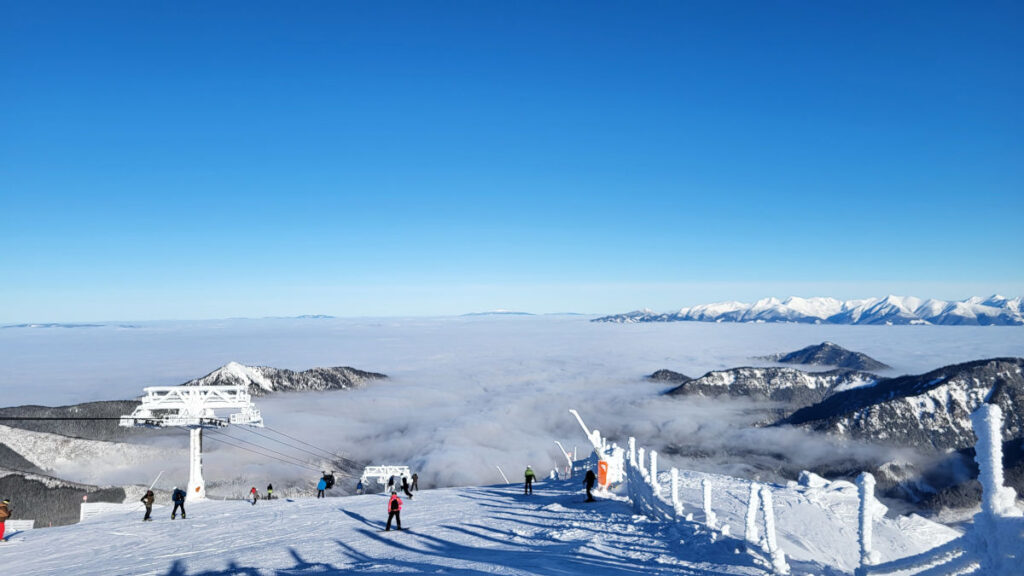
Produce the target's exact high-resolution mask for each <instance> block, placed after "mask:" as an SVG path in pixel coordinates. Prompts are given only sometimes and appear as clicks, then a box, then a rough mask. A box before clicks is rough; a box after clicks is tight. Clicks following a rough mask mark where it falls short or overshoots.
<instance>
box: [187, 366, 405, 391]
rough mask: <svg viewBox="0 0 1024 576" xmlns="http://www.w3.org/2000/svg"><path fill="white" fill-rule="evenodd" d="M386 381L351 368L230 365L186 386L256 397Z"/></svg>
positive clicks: (340, 388) (191, 381) (342, 388)
mask: <svg viewBox="0 0 1024 576" xmlns="http://www.w3.org/2000/svg"><path fill="white" fill-rule="evenodd" d="M381 378H387V376H385V375H384V374H377V373H375V372H364V371H362V370H356V369H355V368H350V367H348V366H341V367H337V368H311V369H309V370H303V371H302V372H295V371H293V370H285V369H282V368H272V367H270V366H246V365H244V364H239V363H238V362H229V363H227V364H225V365H224V366H221V367H220V368H218V369H216V370H214V371H213V372H210V373H209V374H207V375H206V376H203V377H202V378H196V379H195V380H190V381H188V382H186V383H185V384H184V386H237V385H239V384H242V385H245V386H247V387H248V389H249V392H250V393H251V394H252V395H254V396H263V395H265V394H270V393H272V392H294V391H317V392H322V391H325V390H345V389H348V388H354V387H357V386H361V385H363V384H366V383H367V382H369V381H371V380H378V379H381Z"/></svg>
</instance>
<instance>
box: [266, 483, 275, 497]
mask: <svg viewBox="0 0 1024 576" xmlns="http://www.w3.org/2000/svg"><path fill="white" fill-rule="evenodd" d="M273 499H274V485H273V484H267V500H273Z"/></svg>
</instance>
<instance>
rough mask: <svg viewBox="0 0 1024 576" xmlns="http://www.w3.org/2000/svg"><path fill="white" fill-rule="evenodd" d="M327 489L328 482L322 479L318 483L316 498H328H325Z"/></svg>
mask: <svg viewBox="0 0 1024 576" xmlns="http://www.w3.org/2000/svg"><path fill="white" fill-rule="evenodd" d="M326 489H327V480H324V479H323V478H321V479H320V481H319V482H317V483H316V497H317V498H326V496H324V490H326Z"/></svg>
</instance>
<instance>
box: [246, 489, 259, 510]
mask: <svg viewBox="0 0 1024 576" xmlns="http://www.w3.org/2000/svg"><path fill="white" fill-rule="evenodd" d="M249 496H250V497H252V505H253V506H255V505H256V501H257V500H259V498H260V493H259V492H257V491H256V487H255V486H253V487H252V490H249Z"/></svg>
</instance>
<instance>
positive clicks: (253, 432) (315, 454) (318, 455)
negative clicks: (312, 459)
mask: <svg viewBox="0 0 1024 576" xmlns="http://www.w3.org/2000/svg"><path fill="white" fill-rule="evenodd" d="M241 428H242V430H245V431H247V432H250V433H252V434H255V435H257V436H262V437H263V438H266V439H267V440H270V441H271V442H277V443H278V444H284V445H285V446H287V447H289V448H291V449H292V450H299V451H302V452H305V453H306V454H311V455H313V456H316V457H317V458H333V457H334V456H323V455H321V454H317V453H315V452H310V451H309V450H306V449H304V448H299V447H298V446H292V445H291V444H288V443H287V442H285V441H283V440H277V439H275V438H271V437H270V436H267V435H266V434H260V433H259V432H257V431H255V430H253V429H252V427H250V426H243V427H241ZM314 448H315V446H314Z"/></svg>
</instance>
